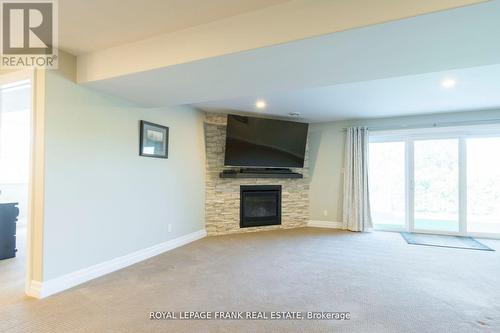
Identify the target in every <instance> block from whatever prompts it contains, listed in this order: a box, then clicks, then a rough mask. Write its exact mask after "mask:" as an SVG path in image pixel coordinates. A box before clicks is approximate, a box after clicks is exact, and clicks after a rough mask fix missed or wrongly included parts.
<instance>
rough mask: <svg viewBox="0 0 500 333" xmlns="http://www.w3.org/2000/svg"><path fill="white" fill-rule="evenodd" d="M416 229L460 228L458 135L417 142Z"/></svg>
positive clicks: (447, 230)
mask: <svg viewBox="0 0 500 333" xmlns="http://www.w3.org/2000/svg"><path fill="white" fill-rule="evenodd" d="M413 170H414V184H415V185H414V194H413V197H414V199H413V200H414V206H413V218H414V221H413V222H414V226H413V228H414V229H415V230H416V231H419V230H420V231H442V232H458V231H459V216H458V212H459V202H458V200H459V197H458V182H459V179H458V139H443V140H416V141H415V142H414V168H413Z"/></svg>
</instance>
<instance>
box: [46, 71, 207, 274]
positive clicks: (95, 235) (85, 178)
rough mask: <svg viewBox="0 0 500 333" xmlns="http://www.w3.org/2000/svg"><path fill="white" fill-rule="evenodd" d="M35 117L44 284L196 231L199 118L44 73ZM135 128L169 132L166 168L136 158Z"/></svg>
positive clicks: (200, 214) (199, 221)
mask: <svg viewBox="0 0 500 333" xmlns="http://www.w3.org/2000/svg"><path fill="white" fill-rule="evenodd" d="M45 113H46V120H45V122H46V124H45V126H46V128H45V129H46V147H45V149H46V150H45V152H46V166H45V172H46V177H45V221H44V242H43V244H44V257H43V262H44V280H49V279H52V278H56V277H59V276H61V275H64V274H68V273H71V272H74V271H77V270H79V269H83V268H86V267H89V266H92V265H95V264H98V263H102V262H104V261H107V260H110V259H114V258H117V257H120V256H123V255H127V254H130V253H132V252H134V251H137V250H141V249H144V248H147V247H150V246H153V245H156V244H159V243H162V242H165V241H167V240H170V239H173V238H177V237H179V236H182V235H186V234H188V233H192V232H195V231H198V230H201V229H203V228H204V223H205V222H204V184H205V183H204V182H205V157H204V156H205V152H204V136H203V115H202V114H201V113H200V112H198V111H196V110H193V109H191V108H188V107H179V108H161V109H144V108H138V107H135V106H134V105H131V104H129V103H127V102H125V101H123V100H120V99H117V98H114V97H111V96H108V95H105V94H102V93H99V92H96V91H93V90H91V89H89V88H85V87H82V86H79V85H77V84H75V83H74V82H72V81H70V80H68V79H66V78H65V77H63V76H62V75H59V74H57V72H55V71H47V74H46V105H45ZM141 119H142V120H147V121H150V122H153V123H158V124H161V125H165V126H168V127H169V128H170V143H169V158H168V159H158V158H148V157H140V156H139V155H138V153H139V120H141ZM168 224H172V231H171V232H168Z"/></svg>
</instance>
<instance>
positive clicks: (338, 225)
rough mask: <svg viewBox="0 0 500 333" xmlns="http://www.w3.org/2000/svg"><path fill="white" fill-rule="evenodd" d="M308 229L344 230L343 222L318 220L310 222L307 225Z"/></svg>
mask: <svg viewBox="0 0 500 333" xmlns="http://www.w3.org/2000/svg"><path fill="white" fill-rule="evenodd" d="M307 226H308V227H314V228H331V229H343V228H344V227H343V223H342V222H332V221H317V220H309V222H308V223H307Z"/></svg>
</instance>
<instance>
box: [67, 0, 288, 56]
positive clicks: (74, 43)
mask: <svg viewBox="0 0 500 333" xmlns="http://www.w3.org/2000/svg"><path fill="white" fill-rule="evenodd" d="M287 1H289V0H209V1H207V0H202V1H200V0H85V1H82V0H60V1H59V46H60V48H61V49H63V50H65V51H67V52H69V53H71V54H74V55H79V54H83V53H87V52H91V51H95V50H100V49H105V48H109V47H113V46H116V45H121V44H125V43H130V42H135V41H138V40H143V39H145V38H149V37H152V36H156V35H159V34H165V33H171V32H175V31H179V30H183V29H187V28H190V27H194V26H197V25H202V24H206V23H209V22H213V21H217V20H220V19H223V18H226V17H230V16H234V15H239V14H242V13H245V12H249V11H254V10H258V9H262V8H265V7H270V6H273V5H277V4H281V3H284V2H287Z"/></svg>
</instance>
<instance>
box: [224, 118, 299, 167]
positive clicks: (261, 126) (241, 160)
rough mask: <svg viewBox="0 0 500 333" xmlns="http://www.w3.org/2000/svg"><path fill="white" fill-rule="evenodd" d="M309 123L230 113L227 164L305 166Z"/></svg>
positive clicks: (226, 153)
mask: <svg viewBox="0 0 500 333" xmlns="http://www.w3.org/2000/svg"><path fill="white" fill-rule="evenodd" d="M308 127H309V125H308V124H305V123H298V122H293V121H283V120H274V119H264V118H254V117H246V116H237V115H228V116H227V130H226V152H225V158H224V165H226V166H240V167H269V168H302V167H303V166H304V156H305V150H306V142H307V130H308Z"/></svg>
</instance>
